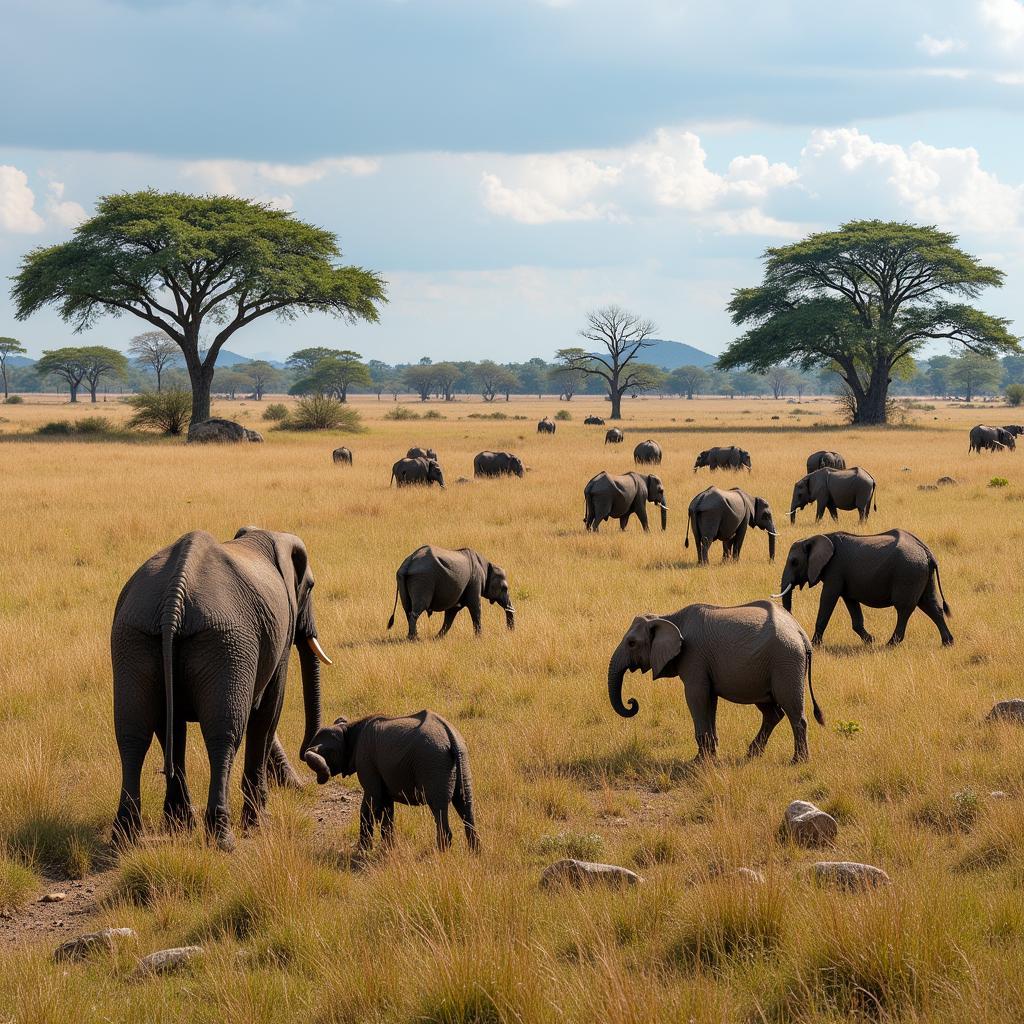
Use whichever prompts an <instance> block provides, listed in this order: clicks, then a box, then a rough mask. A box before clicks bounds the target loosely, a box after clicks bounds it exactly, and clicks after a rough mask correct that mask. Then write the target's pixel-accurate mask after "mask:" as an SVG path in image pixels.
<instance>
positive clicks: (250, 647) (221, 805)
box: [110, 526, 330, 850]
mask: <svg viewBox="0 0 1024 1024" xmlns="http://www.w3.org/2000/svg"><path fill="white" fill-rule="evenodd" d="M313 582H314V581H313V572H312V570H311V569H310V566H309V558H308V556H307V554H306V548H305V545H304V544H303V543H302V541H301V540H299V538H298V537H295V536H293V535H292V534H290V533H275V532H272V531H268V530H260V529H256V528H255V527H249V526H247V527H243V528H242V529H240V530H239V531H238V532H237V533H236V534H235V537H234V539H233V540H230V541H228V542H226V543H223V544H222V543H220V542H219V541H217V540H216V539H215V538H214V537H212V536H210V534H208V533H203V532H201V531H196V532H193V533H186V534H185V535H184V536H183V537H180V538H179V539H178V540H177V541H175V542H174V543H173V544H171V545H170V546H169V547H166V548H163V549H162V550H161V551H158V552H157V553H156V554H155V555H153V556H152V557H151V558H150V559H148V560H147V561H146V562H144V563H143V565H142V566H141V567H140V568H139V569H138V570H137V571H136V572H135V574H134V575H133V576H132V577H131V579H130V580H128V582H127V583H126V584H125V586H124V589H123V590H122V591H121V594H120V596H119V597H118V599H117V606H116V608H115V610H114V620H113V625H112V627H111V633H110V652H111V664H112V667H113V679H114V733H115V736H116V739H117V749H118V753H119V754H120V758H121V796H120V802H119V804H118V808H117V816H116V817H115V819H114V840H115V842H118V843H120V842H125V841H131V840H133V839H135V838H136V837H137V836H138V834H139V832H140V830H141V827H142V818H141V799H140V794H139V782H140V776H141V773H142V764H143V761H144V760H145V757H146V752H147V750H148V749H149V746H150V743H151V742H152V739H153V734H154V733H156V735H157V737H158V738H159V740H160V742H161V744H162V746H163V753H164V776H165V779H166V785H167V791H166V797H165V799H164V817H165V819H166V820H167V822H168V823H169V824H171V825H181V826H185V827H191V826H192V825H193V823H194V816H193V811H192V800H191V796H190V795H189V790H188V784H187V782H186V779H185V737H186V730H187V723H188V722H198V723H199V725H200V728H201V729H202V732H203V739H204V741H205V743H206V751H207V754H208V756H209V760H210V791H209V799H208V802H207V805H206V828H207V831H208V832H209V833H210V834H211V835H212V836H213V838H214V839H215V840H216V842H217V843H218V845H219V846H221V847H222V848H223V849H226V850H230V849H232V848H233V846H234V837H233V835H232V832H231V826H230V816H229V810H228V794H227V787H228V780H229V777H230V775H231V764H232V761H233V760H234V757H235V754H236V753H237V751H238V747H239V745H240V744H241V742H242V737H243V735H244V737H245V770H244V773H243V776H242V794H243V797H244V803H243V808H242V824H243V826H244V827H249V826H252V825H255V824H256V823H257V821H258V819H259V816H260V814H261V812H262V810H263V808H264V806H265V804H266V799H267V788H266V778H267V766H268V759H269V760H270V763H271V767H272V770H273V771H275V772H280V771H281V770H282V768H284V769H287V771H289V772H290V771H291V767H290V765H288V763H287V758H286V757H285V755H284V751H283V750H282V749H281V748H280V744H278V743H277V741H276V739H275V730H276V729H277V722H278V718H279V717H280V714H281V705H282V701H283V699H284V691H285V682H286V679H287V676H288V659H289V654H290V651H291V648H292V646H295V647H296V648H297V649H298V653H299V662H300V665H301V668H302V691H303V701H304V705H305V715H306V725H305V734H304V738H303V741H302V751H305V749H306V747H307V746H308V744H309V741H310V740H311V739H312V737H313V735H314V734H315V733H316V732H317V730H318V729H319V728H320V665H319V661H323V662H324V663H325V664H328V665H329V664H330V660H329V659H328V658H327V656H326V655H325V654H324V652H323V649H322V648H321V646H320V642H319V640H318V639H317V628H316V617H315V614H314V610H313V600H312V591H313ZM318 659H319V660H318ZM282 762H283V763H282Z"/></svg>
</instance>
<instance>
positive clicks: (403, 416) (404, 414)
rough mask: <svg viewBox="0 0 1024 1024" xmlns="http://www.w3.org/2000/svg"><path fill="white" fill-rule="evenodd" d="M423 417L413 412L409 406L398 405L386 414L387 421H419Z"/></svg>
mask: <svg viewBox="0 0 1024 1024" xmlns="http://www.w3.org/2000/svg"><path fill="white" fill-rule="evenodd" d="M422 418H423V417H422V416H420V414H419V413H418V412H413V410H412V409H410V408H409V407H408V406H407V405H396V406H395V407H394V409H389V410H388V411H387V412H386V413H384V419H386V420H419V419H422Z"/></svg>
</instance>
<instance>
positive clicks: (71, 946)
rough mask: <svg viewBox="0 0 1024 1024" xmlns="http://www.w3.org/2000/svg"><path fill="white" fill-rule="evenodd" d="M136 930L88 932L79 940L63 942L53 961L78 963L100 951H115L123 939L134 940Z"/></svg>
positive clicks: (114, 929) (119, 929)
mask: <svg viewBox="0 0 1024 1024" xmlns="http://www.w3.org/2000/svg"><path fill="white" fill-rule="evenodd" d="M134 938H135V929H134V928H104V929H103V930H102V931H98V932H86V933H85V934H84V935H79V936H78V937H77V938H74V939H68V941H67V942H62V943H61V944H60V945H59V946H58V947H57V948H56V949H55V950H54V951H53V959H54V960H57V961H60V960H70V961H78V960H84V959H85V958H86V957H87V956H91V955H92V954H93V953H95V952H97V951H99V950H109V949H113V948H114V945H115V944H116V943H117V942H119V941H121V940H123V939H134Z"/></svg>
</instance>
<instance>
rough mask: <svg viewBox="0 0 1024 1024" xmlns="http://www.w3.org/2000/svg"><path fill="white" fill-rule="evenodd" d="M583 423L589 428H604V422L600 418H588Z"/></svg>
mask: <svg viewBox="0 0 1024 1024" xmlns="http://www.w3.org/2000/svg"><path fill="white" fill-rule="evenodd" d="M583 423H584V425H585V426H588V427H603V426H604V420H603V419H601V417H600V416H588V417H587V418H586V419H585V420H584V421H583Z"/></svg>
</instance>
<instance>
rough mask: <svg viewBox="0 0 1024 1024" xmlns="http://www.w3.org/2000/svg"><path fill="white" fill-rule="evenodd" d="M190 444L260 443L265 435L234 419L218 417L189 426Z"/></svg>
mask: <svg viewBox="0 0 1024 1024" xmlns="http://www.w3.org/2000/svg"><path fill="white" fill-rule="evenodd" d="M188 440H189V444H211V443H213V444H239V443H241V442H242V441H253V442H256V443H260V442H262V441H263V435H262V434H261V433H260V432H259V431H258V430H249V429H248V428H247V427H243V426H242V424H241V423H236V422H235V421H234V420H222V419H218V418H217V417H213V418H212V419H208V420H202V421H201V422H199V423H193V424H192V425H191V426H190V427H189V428H188Z"/></svg>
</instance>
